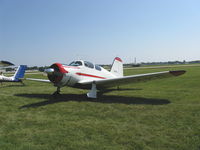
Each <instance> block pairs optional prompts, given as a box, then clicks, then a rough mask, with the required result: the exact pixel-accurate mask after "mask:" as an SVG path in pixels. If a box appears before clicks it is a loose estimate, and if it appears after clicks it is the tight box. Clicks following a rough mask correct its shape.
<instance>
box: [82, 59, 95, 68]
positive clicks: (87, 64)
mask: <svg viewBox="0 0 200 150" xmlns="http://www.w3.org/2000/svg"><path fill="white" fill-rule="evenodd" d="M84 64H85V66H86V67H88V68H92V69H93V68H94V65H93V63H91V62H88V61H84Z"/></svg>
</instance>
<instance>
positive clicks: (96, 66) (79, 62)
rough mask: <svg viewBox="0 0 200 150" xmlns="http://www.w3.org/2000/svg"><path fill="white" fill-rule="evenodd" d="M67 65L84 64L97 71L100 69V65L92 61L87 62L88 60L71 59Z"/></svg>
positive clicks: (76, 65)
mask: <svg viewBox="0 0 200 150" xmlns="http://www.w3.org/2000/svg"><path fill="white" fill-rule="evenodd" d="M68 66H75V67H78V66H85V67H88V68H91V69H94V68H95V69H96V70H98V71H101V67H100V66H99V65H94V64H93V63H91V62H89V61H73V62H71V63H70V64H69V65H68Z"/></svg>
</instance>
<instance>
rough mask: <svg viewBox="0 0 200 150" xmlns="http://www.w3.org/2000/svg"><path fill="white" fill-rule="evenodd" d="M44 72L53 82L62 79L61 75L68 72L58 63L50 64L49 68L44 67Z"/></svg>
mask: <svg viewBox="0 0 200 150" xmlns="http://www.w3.org/2000/svg"><path fill="white" fill-rule="evenodd" d="M44 72H45V73H47V76H48V78H49V80H50V81H51V82H53V83H54V84H58V83H59V82H60V81H61V80H62V78H63V75H64V74H65V73H68V71H66V70H65V68H64V67H63V65H62V64H60V63H55V64H53V65H51V66H50V68H48V69H45V71H44Z"/></svg>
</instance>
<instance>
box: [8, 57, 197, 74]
mask: <svg viewBox="0 0 200 150" xmlns="http://www.w3.org/2000/svg"><path fill="white" fill-rule="evenodd" d="M198 63H200V60H195V61H185V60H184V61H168V62H141V63H137V64H134V63H127V64H124V67H140V66H145V65H177V64H198ZM100 66H102V67H104V68H106V69H109V68H110V67H111V65H110V64H102V65H100ZM46 68H49V66H44V67H38V66H33V67H28V68H27V70H33V71H34V70H35V71H41V72H43V71H44V69H46ZM5 70H6V71H14V70H15V68H13V67H11V68H6V69H5Z"/></svg>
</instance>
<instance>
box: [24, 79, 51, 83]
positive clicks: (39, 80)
mask: <svg viewBox="0 0 200 150" xmlns="http://www.w3.org/2000/svg"><path fill="white" fill-rule="evenodd" d="M26 80H30V81H38V82H46V83H49V82H51V81H49V80H45V79H34V78H26Z"/></svg>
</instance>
